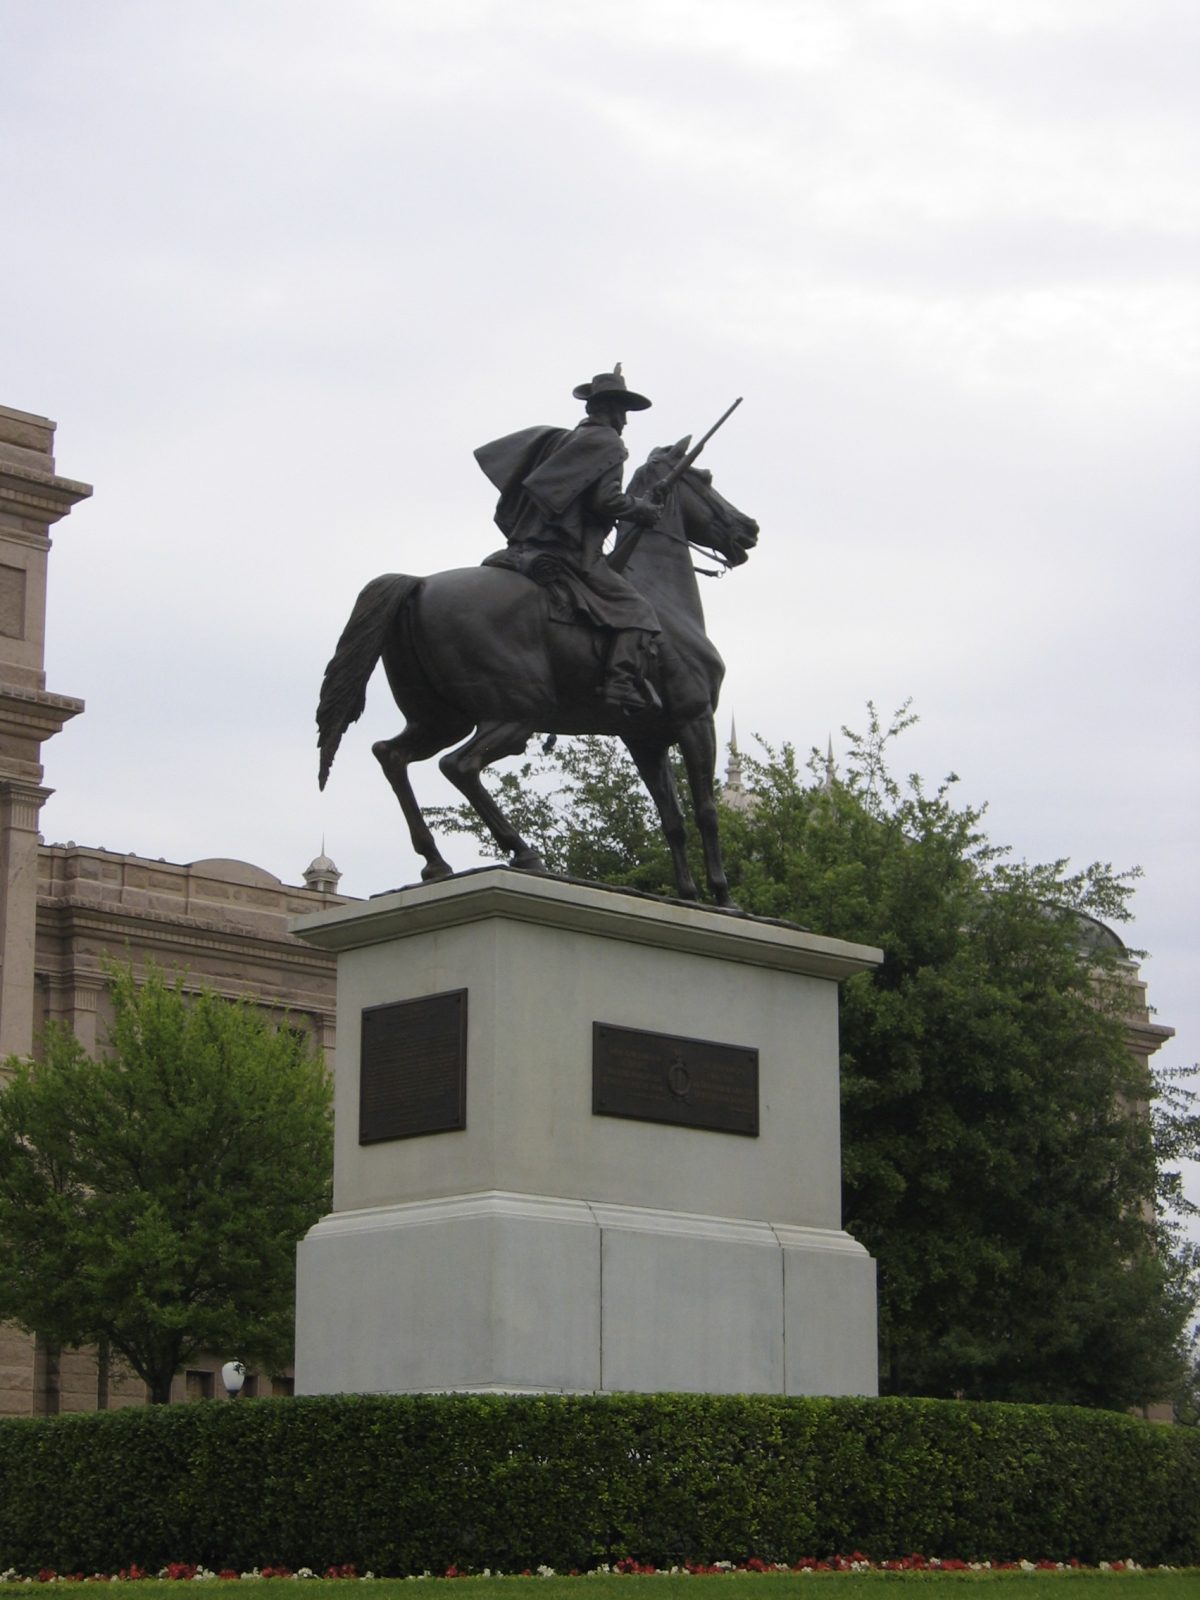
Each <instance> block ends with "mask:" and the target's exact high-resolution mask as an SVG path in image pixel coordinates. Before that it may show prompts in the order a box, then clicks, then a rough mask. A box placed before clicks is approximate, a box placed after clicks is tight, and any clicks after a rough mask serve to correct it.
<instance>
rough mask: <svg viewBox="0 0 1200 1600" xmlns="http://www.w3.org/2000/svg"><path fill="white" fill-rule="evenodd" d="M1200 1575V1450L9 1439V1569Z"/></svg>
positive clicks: (301, 1409)
mask: <svg viewBox="0 0 1200 1600" xmlns="http://www.w3.org/2000/svg"><path fill="white" fill-rule="evenodd" d="M855 1550H861V1551H863V1552H864V1553H866V1554H867V1555H870V1556H872V1557H874V1558H876V1559H885V1558H887V1557H891V1556H896V1555H903V1554H907V1553H908V1552H910V1551H920V1552H921V1553H922V1554H924V1555H926V1556H941V1557H952V1556H957V1557H961V1558H963V1559H977V1560H984V1559H990V1560H1012V1559H1016V1558H1020V1557H1029V1558H1030V1559H1035V1560H1036V1559H1042V1558H1050V1559H1054V1560H1069V1559H1070V1558H1072V1557H1077V1558H1078V1559H1079V1560H1081V1561H1084V1562H1087V1563H1094V1562H1097V1561H1100V1560H1114V1559H1121V1558H1126V1557H1133V1558H1134V1559H1135V1560H1137V1561H1139V1562H1141V1563H1144V1564H1157V1563H1163V1562H1166V1563H1170V1564H1173V1565H1178V1564H1184V1563H1191V1562H1197V1561H1200V1433H1196V1432H1194V1431H1192V1430H1185V1429H1179V1428H1165V1427H1157V1426H1155V1425H1153V1424H1150V1423H1144V1422H1140V1421H1136V1420H1134V1419H1133V1418H1129V1417H1124V1416H1120V1415H1117V1414H1114V1413H1110V1412H1097V1411H1082V1410H1076V1409H1072V1408H1067V1407H1048V1406H1047V1407H1041V1406H1018V1405H989V1404H982V1403H972V1402H956V1401H940V1400H897V1399H892V1400H886V1399H885V1400H862V1399H839V1400H821V1399H780V1398H775V1397H771V1396H729V1397H722V1396H701V1395H616V1396H567V1397H563V1396H517V1397H508V1396H500V1395H391V1396H358V1395H335V1396H328V1397H323V1398H310V1399H296V1400H258V1401H255V1400H248V1401H242V1400H239V1401H238V1402H237V1403H236V1404H233V1405H228V1404H201V1405H193V1406H175V1407H154V1408H151V1409H148V1410H128V1411H119V1412H114V1413H108V1414H104V1413H101V1414H91V1415H84V1416H65V1417H57V1418H49V1419H45V1420H41V1419H39V1420H32V1419H24V1418H22V1419H18V1420H8V1421H4V1422H0V1569H3V1568H5V1567H10V1566H11V1567H15V1568H17V1569H19V1570H21V1571H32V1570H36V1569H37V1568H38V1567H42V1566H49V1567H54V1568H55V1569H57V1570H58V1571H60V1572H72V1571H84V1572H92V1571H105V1572H111V1571H114V1570H116V1569H118V1568H120V1567H123V1566H128V1565H129V1563H131V1562H137V1563H138V1564H139V1565H141V1566H145V1567H148V1568H150V1569H155V1568H158V1567H160V1566H162V1565H164V1564H165V1563H166V1562H167V1561H196V1562H202V1563H204V1564H205V1565H207V1566H209V1567H212V1568H214V1569H220V1568H222V1567H227V1566H232V1567H236V1568H238V1569H241V1570H244V1569H246V1568H248V1567H252V1566H265V1565H268V1564H270V1565H287V1566H291V1567H293V1568H294V1567H299V1566H310V1567H312V1568H314V1569H317V1570H321V1569H323V1568H325V1567H327V1566H331V1565H336V1564H340V1563H343V1562H350V1561H353V1562H355V1563H356V1564H357V1565H358V1568H359V1570H360V1571H362V1570H365V1569H368V1568H369V1569H370V1570H372V1571H374V1572H377V1573H380V1574H384V1573H395V1574H402V1573H409V1572H421V1571H424V1570H426V1569H429V1570H431V1571H433V1572H441V1571H444V1570H445V1569H446V1568H447V1567H448V1566H450V1565H451V1564H452V1563H453V1564H457V1565H458V1566H460V1567H466V1568H474V1569H479V1568H482V1567H485V1566H487V1567H491V1568H493V1569H499V1570H503V1571H507V1572H514V1571H516V1572H519V1571H521V1570H522V1569H523V1568H525V1567H535V1566H537V1564H538V1563H540V1562H547V1563H549V1564H550V1565H551V1566H553V1567H556V1568H557V1569H558V1570H559V1571H566V1570H569V1569H570V1568H572V1567H577V1568H581V1569H582V1568H586V1567H590V1566H595V1565H596V1564H598V1563H600V1562H602V1561H609V1562H613V1561H616V1560H618V1559H620V1558H621V1557H623V1556H632V1557H635V1558H636V1559H638V1560H641V1561H649V1562H654V1563H655V1564H656V1565H659V1566H662V1565H670V1564H672V1563H674V1562H680V1561H683V1560H688V1559H696V1560H705V1561H712V1560H720V1559H730V1560H738V1559H743V1558H748V1557H751V1556H758V1557H760V1558H762V1559H764V1560H786V1561H795V1560H797V1559H798V1558H800V1557H804V1556H813V1557H822V1556H828V1555H832V1554H835V1553H839V1552H840V1553H844V1554H848V1553H850V1552H852V1551H855Z"/></svg>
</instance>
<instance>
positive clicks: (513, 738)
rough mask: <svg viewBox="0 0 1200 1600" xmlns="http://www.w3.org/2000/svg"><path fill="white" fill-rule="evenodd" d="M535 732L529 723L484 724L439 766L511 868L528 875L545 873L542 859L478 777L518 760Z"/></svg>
mask: <svg viewBox="0 0 1200 1600" xmlns="http://www.w3.org/2000/svg"><path fill="white" fill-rule="evenodd" d="M532 732H533V729H532V728H531V727H530V726H529V724H528V723H527V722H481V723H480V724H479V726H478V728H477V729H476V730H475V736H474V737H473V738H471V739H468V741H467V742H466V744H464V745H463V747H462V748H461V749H460V750H452V751H451V752H450V753H449V755H444V756H443V757H442V759H441V760H440V761H439V762H438V766H439V767H441V769H442V771H443V773H445V775H446V777H447V778H449V780H450V782H451V783H452V784H453V785H454V787H455V788H456V789H457V790H458V791H459V792H460V794H463V795H465V796H466V798H467V800H468V802H469V803H470V804H471V805H472V806H473V807H474V808H475V810H476V811H477V812H478V814H479V816H480V817H481V818H482V819H483V821H484V823H485V825H486V826H487V828H488V829H489V830H490V832H491V834H492V836H493V838H494V839H495V841H496V843H497V844H498V845H499V846H500V848H501V850H503V851H505V852H506V853H507V854H508V855H509V856H510V857H511V865H512V866H514V867H520V868H522V869H523V870H524V871H526V872H545V870H546V864H545V862H544V861H543V860H542V858H541V856H540V855H538V853H537V851H536V850H534V849H533V848H532V847H531V846H530V845H528V844H526V842H525V840H524V839H522V837H521V835H520V834H519V833H518V832H517V830H516V829H515V828H514V827H513V825H512V823H511V822H510V821H509V820H508V817H507V816H506V815H505V814H504V812H503V811H501V809H500V807H499V806H498V805H497V804H496V802H495V801H494V800H493V799H492V797H491V795H490V794H489V793H488V792H487V790H486V789H485V788H484V787H483V784H482V782H481V781H480V777H479V775H480V773H481V772H482V771H483V769H484V767H487V766H490V765H491V764H492V762H493V761H499V760H500V758H501V756H519V755H520V754H521V753H522V751H523V750H524V749H525V746H526V745H527V744H528V743H529V738H530V735H531V734H532Z"/></svg>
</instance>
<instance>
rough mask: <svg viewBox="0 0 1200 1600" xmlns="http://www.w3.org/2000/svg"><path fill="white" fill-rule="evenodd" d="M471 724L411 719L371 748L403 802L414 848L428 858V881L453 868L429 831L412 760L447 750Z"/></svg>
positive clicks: (423, 875)
mask: <svg viewBox="0 0 1200 1600" xmlns="http://www.w3.org/2000/svg"><path fill="white" fill-rule="evenodd" d="M469 727H470V724H469V723H468V724H466V726H464V725H462V724H461V723H460V724H457V725H453V724H451V725H447V724H442V725H441V726H438V727H433V726H428V725H426V724H423V723H419V722H410V723H409V725H408V726H407V727H406V728H405V730H404V732H403V733H400V734H397V736H396V738H394V739H380V740H379V742H378V743H377V744H375V745H372V747H371V748H372V750H373V752H374V755H375V759H376V760H377V761H378V762H379V765H380V766H381V767H382V768H383V770H384V774H385V776H386V777H387V781H388V782H389V783H390V784H391V786H392V789H393V791H394V793H395V796H396V799H397V800H399V802H400V809H401V811H403V813H404V820H405V821H406V822H407V823H408V831H409V834H410V835H411V836H412V842H413V849H414V850H415V851H416V852H417V854H418V855H420V856H424V858H425V867H424V870H423V871H422V873H421V878H422V881H423V882H425V883H432V882H433V881H434V880H435V879H437V878H448V877H450V875H451V870H452V869H451V867H450V864H449V862H448V861H446V859H445V858H444V856H443V855H442V853H441V851H440V850H439V849H438V847H437V844H436V843H435V841H434V837H433V835H432V833H430V831H429V824H428V823H427V822H426V821H425V816H424V813H423V812H422V810H421V807H420V806H419V805H418V804H417V797H416V795H415V794H414V793H413V787H412V784H411V783H410V782H409V780H408V765H409V762H410V761H428V760H429V758H430V756H435V755H437V753H438V751H439V750H444V749H445V748H446V746H447V745H448V744H453V743H454V741H455V740H456V739H461V738H462V736H463V734H464V733H465V732H466V731H467V728H469Z"/></svg>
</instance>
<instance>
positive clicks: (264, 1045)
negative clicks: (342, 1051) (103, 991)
mask: <svg viewBox="0 0 1200 1600" xmlns="http://www.w3.org/2000/svg"><path fill="white" fill-rule="evenodd" d="M112 978H113V986H112V1001H113V1007H114V1013H115V1014H114V1020H113V1024H112V1027H111V1030H110V1032H109V1035H108V1040H107V1046H108V1047H107V1050H106V1051H105V1053H104V1055H103V1056H102V1057H101V1059H100V1060H92V1059H91V1058H90V1057H89V1056H88V1055H87V1054H86V1053H85V1051H84V1050H83V1048H82V1046H81V1045H80V1044H79V1042H78V1040H76V1039H75V1037H74V1035H73V1034H71V1033H70V1032H69V1031H68V1030H67V1029H65V1028H62V1027H58V1026H51V1027H49V1028H48V1029H47V1031H46V1035H45V1041H44V1059H43V1060H41V1061H39V1062H34V1061H21V1060H18V1059H16V1058H13V1059H12V1060H10V1061H9V1062H8V1064H7V1066H8V1070H9V1071H10V1072H11V1074H12V1076H11V1080H10V1081H9V1083H8V1084H7V1086H6V1087H4V1088H3V1090H0V1320H5V1321H10V1322H15V1323H17V1324H18V1325H20V1326H21V1327H23V1328H25V1329H26V1330H27V1331H29V1332H31V1333H38V1334H41V1335H42V1336H43V1337H45V1338H47V1339H49V1340H52V1341H54V1342H55V1343H57V1344H59V1345H64V1346H78V1345H85V1344H96V1345H101V1346H104V1345H107V1346H108V1347H110V1348H111V1349H112V1350H113V1351H114V1352H116V1353H117V1354H118V1355H119V1356H121V1357H123V1358H124V1359H125V1361H126V1362H127V1363H128V1364H129V1366H130V1367H132V1369H133V1370H134V1372H136V1373H137V1374H138V1376H139V1377H141V1378H142V1379H144V1380H145V1382H146V1384H147V1385H148V1386H149V1389H150V1395H151V1399H152V1400H153V1401H155V1402H162V1401H166V1400H167V1399H169V1397H170V1388H171V1379H172V1376H173V1375H174V1373H175V1372H176V1371H177V1370H178V1369H179V1368H180V1367H181V1366H183V1365H184V1364H185V1363H186V1362H187V1361H188V1360H189V1359H190V1358H191V1357H192V1356H193V1355H194V1354H195V1353H196V1352H197V1351H200V1350H227V1351H231V1352H234V1353H236V1354H237V1355H239V1356H243V1357H245V1358H246V1359H248V1360H250V1361H252V1362H254V1363H256V1364H258V1365H261V1366H262V1367H263V1368H264V1369H265V1370H266V1371H276V1372H277V1371H279V1370H280V1369H281V1368H282V1367H283V1366H285V1365H286V1364H287V1362H288V1360H289V1359H290V1352H291V1344H292V1318H293V1296H294V1289H293V1283H294V1272H295V1247H296V1242H297V1240H298V1239H299V1238H300V1236H301V1235H302V1234H303V1233H304V1232H305V1230H306V1229H307V1228H308V1227H309V1226H310V1225H311V1224H312V1223H313V1222H314V1221H315V1220H316V1219H317V1218H318V1217H319V1216H321V1215H322V1214H323V1212H325V1211H327V1210H328V1209H329V1198H330V1197H329V1186H330V1173H331V1167H332V1147H331V1122H330V1088H329V1084H328V1080H327V1077H326V1074H325V1071H324V1067H323V1066H322V1063H321V1061H320V1058H319V1055H318V1054H317V1053H315V1052H314V1050H313V1048H312V1046H311V1044H310V1043H309V1041H308V1040H307V1038H306V1037H305V1036H304V1035H303V1034H302V1033H301V1032H300V1031H299V1030H293V1029H290V1028H287V1027H280V1028H276V1027H274V1026H273V1025H272V1023H271V1022H270V1020H269V1019H268V1018H267V1017H266V1016H265V1015H264V1014H263V1013H261V1012H260V1011H257V1010H256V1009H255V1008H254V1007H253V1006H252V1005H250V1004H248V1003H245V1002H238V1003H231V1002H229V1001H226V1000H222V999H220V998H219V997H217V996H216V995H213V994H211V993H208V992H203V993H200V994H197V995H187V994H185V993H184V990H183V985H182V979H179V980H176V981H175V982H174V983H173V984H169V983H168V982H167V981H166V980H165V979H164V977H163V976H162V974H161V973H158V972H153V971H152V972H151V973H150V974H149V975H148V976H147V978H146V980H145V982H144V983H143V984H142V985H140V986H139V985H137V984H136V983H135V981H134V977H133V974H132V971H131V970H128V969H114V970H113V973H112Z"/></svg>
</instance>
